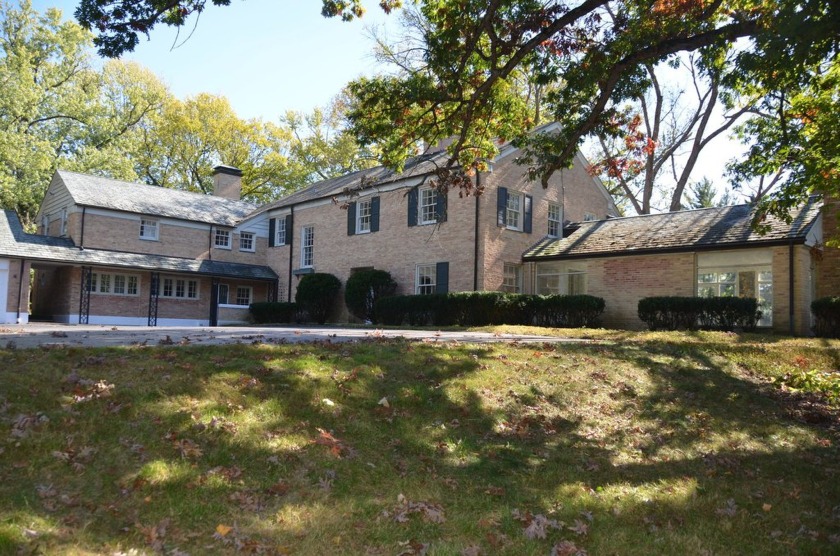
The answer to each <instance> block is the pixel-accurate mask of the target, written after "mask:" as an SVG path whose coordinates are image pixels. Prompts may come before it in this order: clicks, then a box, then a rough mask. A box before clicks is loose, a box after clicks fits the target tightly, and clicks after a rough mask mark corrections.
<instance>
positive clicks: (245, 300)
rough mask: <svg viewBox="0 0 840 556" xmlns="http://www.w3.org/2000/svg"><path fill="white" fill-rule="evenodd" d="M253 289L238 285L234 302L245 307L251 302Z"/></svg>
mask: <svg viewBox="0 0 840 556" xmlns="http://www.w3.org/2000/svg"><path fill="white" fill-rule="evenodd" d="M253 293H254V290H253V289H252V288H250V287H246V286H238V287H237V288H236V304H237V305H240V306H244V307H247V306H249V305H250V304H251V298H252V297H253Z"/></svg>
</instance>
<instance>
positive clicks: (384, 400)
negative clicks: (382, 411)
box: [377, 398, 391, 407]
mask: <svg viewBox="0 0 840 556" xmlns="http://www.w3.org/2000/svg"><path fill="white" fill-rule="evenodd" d="M377 403H378V404H379V405H381V406H382V407H391V404H390V403H388V398H382V399H381V400H379V402H377Z"/></svg>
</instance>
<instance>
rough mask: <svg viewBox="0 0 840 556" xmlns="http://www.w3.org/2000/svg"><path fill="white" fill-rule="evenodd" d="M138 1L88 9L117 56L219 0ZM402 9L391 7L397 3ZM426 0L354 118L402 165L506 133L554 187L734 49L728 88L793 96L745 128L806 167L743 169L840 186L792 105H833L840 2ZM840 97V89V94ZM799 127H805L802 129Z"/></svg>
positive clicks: (346, 10) (359, 100)
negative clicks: (402, 56)
mask: <svg viewBox="0 0 840 556" xmlns="http://www.w3.org/2000/svg"><path fill="white" fill-rule="evenodd" d="M126 3H127V2H125V1H123V2H118V1H112V2H105V1H103V0H82V4H81V5H80V8H79V10H78V11H77V15H78V16H79V19H80V21H82V22H83V23H84V24H85V25H89V26H91V27H95V28H97V29H99V31H100V35H99V37H97V40H98V41H100V42H99V45H100V49H101V50H103V51H104V52H106V53H110V54H118V53H119V52H120V50H119V48H112V47H113V46H116V47H120V46H121V45H123V44H125V45H127V46H128V47H131V46H133V44H136V33H137V32H138V31H139V32H147V31H148V29H149V28H150V26H151V25H153V24H154V23H156V22H164V23H167V24H171V25H182V24H183V23H184V21H185V20H184V17H185V16H186V15H189V13H192V12H195V11H200V9H203V8H204V6H205V4H206V1H204V0H181V1H171V2H164V1H162V0H145V1H141V2H131V3H130V4H132V5H135V6H136V9H135V8H127V7H125V6H124V4H126ZM213 3H215V4H228V3H229V1H228V0H213ZM399 4H400V3H399V2H397V1H383V2H382V5H383V7H385V8H386V9H391V8H393V7H396V6H398V5H399ZM418 4H419V5H420V10H421V12H422V14H423V16H424V18H425V19H426V20H427V21H428V22H429V26H428V30H427V31H426V34H425V36H424V43H425V44H426V45H428V48H427V49H426V50H425V52H423V55H422V56H421V57H420V62H421V63H418V64H413V65H411V66H408V67H405V68H402V69H401V71H398V72H397V73H396V74H393V75H381V76H377V77H374V78H367V79H361V80H359V81H357V82H355V83H354V84H352V85H351V86H350V91H351V92H352V93H353V95H354V97H355V99H356V101H355V104H354V109H353V110H352V111H351V112H350V119H351V121H352V130H353V132H354V134H355V135H356V136H357V137H358V138H359V139H360V141H361V142H362V144H363V145H367V144H371V143H377V144H378V145H379V146H380V148H381V152H382V157H383V159H384V161H385V162H386V163H387V164H389V165H391V166H393V167H395V168H400V167H401V165H402V164H403V163H404V161H405V160H406V159H407V158H408V157H409V156H412V155H414V154H415V153H416V144H417V141H420V140H423V141H425V142H426V143H429V144H435V143H437V142H438V141H439V140H441V139H444V138H448V137H450V136H455V137H456V140H455V141H454V142H453V143H452V144H451V145H450V147H449V153H450V155H451V159H450V161H449V163H448V165H447V166H448V168H450V169H459V171H460V172H467V173H468V172H470V171H471V170H474V169H480V168H482V167H483V166H484V165H486V160H488V159H489V158H490V157H492V156H494V155H495V154H496V152H497V146H498V142H497V140H498V139H499V138H501V139H512V138H515V139H517V140H518V143H519V144H520V145H522V146H523V147H524V148H525V149H526V153H525V156H523V157H522V158H521V162H522V163H523V164H526V165H527V166H528V174H529V176H530V177H531V178H533V179H539V180H541V181H542V183H543V185H546V184H547V182H548V179H549V177H550V176H551V175H552V174H553V173H554V172H555V171H557V170H558V169H560V168H563V167H566V166H568V165H569V164H571V161H572V158H573V156H574V154H575V152H576V151H577V149H578V147H579V144H580V142H581V140H582V139H583V138H584V137H587V136H597V135H600V134H603V135H606V136H608V137H609V136H618V135H620V134H621V132H622V128H621V106H622V105H623V103H624V102H625V101H627V100H628V99H633V98H638V97H639V95H640V94H642V93H643V91H644V90H645V89H646V88H647V87H648V84H649V79H648V77H647V76H646V72H645V68H646V67H647V66H655V65H656V64H658V63H660V62H663V61H668V60H671V59H673V57H674V56H675V55H677V54H679V53H682V52H697V53H698V54H699V56H700V62H701V64H703V65H705V66H708V67H712V66H715V65H716V64H717V63H718V62H719V61H720V60H722V59H725V57H726V56H727V55H730V54H731V58H729V61H728V62H727V63H726V64H725V66H724V67H722V68H721V70H722V74H721V83H722V84H723V85H724V86H725V87H728V88H730V89H731V90H732V91H734V92H736V93H738V94H755V95H757V99H758V100H759V101H760V100H761V99H764V100H766V101H767V102H768V103H769V105H768V106H767V108H770V109H772V108H773V107H772V104H773V99H774V98H775V99H776V101H778V102H779V110H776V112H775V114H776V119H777V124H773V125H770V124H769V123H768V122H765V124H761V123H756V124H755V125H754V126H753V127H747V128H744V130H743V133H744V134H745V136H750V137H752V139H753V140H754V141H755V142H756V143H757V144H767V145H768V146H769V145H777V146H778V147H779V150H780V151H781V152H785V153H796V154H795V156H794V157H793V158H794V159H795V160H793V159H791V158H790V157H788V158H784V159H781V158H779V157H775V163H770V162H769V161H766V160H765V161H764V162H762V161H761V160H758V159H755V158H754V157H751V159H753V160H755V163H754V164H752V165H751V166H750V167H749V168H748V167H743V168H741V169H740V170H739V171H737V172H736V174H738V175H743V176H745V177H746V176H748V175H750V174H751V173H754V172H756V171H757V170H759V169H760V170H771V171H772V170H773V169H774V168H775V169H778V168H784V171H785V173H786V174H787V176H788V179H786V180H785V182H784V183H785V188H784V192H783V194H782V195H781V196H779V195H777V196H776V199H779V200H784V198H785V196H789V197H790V198H791V199H793V198H800V197H801V196H802V195H803V194H805V193H807V192H808V191H811V190H812V189H813V188H814V187H817V186H819V187H821V188H823V189H825V188H828V189H830V190H832V191H834V192H837V191H838V190H840V184H838V181H840V180H838V179H836V178H833V177H832V174H831V173H830V172H828V178H826V176H823V175H821V173H822V170H824V169H825V170H828V168H827V164H825V162H826V161H829V160H832V159H834V158H835V156H836V152H837V151H838V150H840V142H837V141H834V142H833V143H832V142H831V141H828V142H827V146H825V147H824V148H820V149H817V153H816V154H812V153H811V152H809V150H808V149H805V148H804V147H805V146H806V145H805V144H803V143H802V142H803V141H804V142H806V143H807V144H810V142H811V138H814V137H820V138H822V139H824V140H827V139H830V134H831V133H832V132H833V131H832V129H831V128H828V129H826V128H825V127H824V126H825V125H827V124H828V122H829V119H828V118H822V117H815V116H814V117H812V116H808V118H807V121H805V120H804V119H803V117H802V116H803V115H802V114H800V115H799V116H800V117H798V118H797V115H796V114H795V113H793V112H791V109H792V108H793V103H792V102H791V99H793V98H795V97H796V96H797V95H798V94H800V93H802V92H803V91H805V92H806V96H807V97H808V100H807V101H806V100H805V99H804V98H803V99H801V101H799V104H810V103H811V102H816V103H817V104H819V105H822V104H823V103H822V101H821V100H820V99H825V98H826V97H825V95H824V94H821V93H820V90H821V89H820V87H821V86H826V85H829V86H830V85H832V83H831V80H828V81H826V79H825V76H824V74H825V71H824V67H825V66H826V65H827V64H830V63H832V60H834V59H835V57H836V56H837V54H838V51H840V38H839V37H840V33H839V32H838V30H839V28H840V25H838V21H840V5H838V3H837V2H836V1H834V0H766V1H763V2H754V1H751V0H712V1H705V0H612V1H611V0H580V1H576V2H571V1H560V0H558V1H551V2H546V1H544V0H490V1H488V0H435V1H432V0H418ZM102 5H105V6H108V7H109V8H107V9H102V8H101V6H102ZM97 6H100V7H97ZM115 6H116V7H121V8H120V10H117V9H116V7H115ZM132 9H134V10H135V11H132ZM138 10H139V11H138ZM143 10H146V11H143ZM323 11H324V13H325V14H326V15H341V16H342V17H345V18H352V17H354V16H357V15H359V14H360V13H361V11H360V10H359V6H358V2H357V1H348V2H330V1H325V2H324V10H323ZM135 12H136V13H135ZM141 12H142V13H141ZM141 16H142V17H141ZM132 18H133V19H132ZM143 18H145V19H143ZM126 25H129V27H126ZM131 25H134V27H131ZM132 29H134V30H132ZM132 37H133V38H134V40H135V42H134V43H132V42H131V39H132ZM109 41H110V42H109ZM522 68H528V70H529V71H534V72H535V73H534V76H535V77H534V79H535V82H536V83H539V84H552V83H555V84H561V85H562V86H560V87H557V88H556V89H555V90H554V91H552V92H551V93H550V94H548V95H545V97H544V98H543V99H542V101H541V102H542V106H543V109H544V110H545V111H547V113H548V117H549V118H550V119H553V120H556V121H557V122H559V123H560V131H559V132H555V133H550V134H549V133H537V134H532V135H526V134H525V130H527V129H529V128H530V127H532V125H533V124H534V123H535V122H534V121H533V119H532V117H531V113H530V112H529V111H528V110H527V106H526V105H525V103H524V102H523V101H522V99H521V98H520V97H518V96H517V95H516V94H515V92H516V91H515V90H514V89H515V87H514V82H513V78H514V75H515V74H516V72H517V71H521V70H522ZM835 94H836V90H835V91H832V92H831V93H828V96H829V97H831V96H833V95H835ZM774 95H781V97H779V96H774ZM835 104H836V103H835ZM829 111H830V112H831V108H830V107H829ZM792 122H796V123H792ZM797 125H798V126H800V127H801V129H798V130H797V129H793V128H795V127H796V126H797ZM765 133H767V134H769V136H764V135H763V134H765ZM797 141H799V142H797ZM765 159H766V157H765ZM792 180H794V181H792ZM826 180H828V181H826ZM461 183H464V181H463V180H462V181H461ZM781 204H783V203H781V201H780V203H779V206H781ZM768 206H769V207H771V208H772V207H773V206H775V205H773V203H769V204H768Z"/></svg>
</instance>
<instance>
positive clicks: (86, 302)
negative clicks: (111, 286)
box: [21, 266, 93, 324]
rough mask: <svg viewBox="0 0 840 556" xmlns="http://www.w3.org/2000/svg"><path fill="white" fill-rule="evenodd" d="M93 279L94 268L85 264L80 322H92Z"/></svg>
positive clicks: (80, 294) (80, 302)
mask: <svg viewBox="0 0 840 556" xmlns="http://www.w3.org/2000/svg"><path fill="white" fill-rule="evenodd" d="M21 279H22V278H21ZM92 279H93V269H92V268H91V267H89V266H83V267H82V283H81V292H80V293H79V324H89V323H90V288H91V282H92Z"/></svg>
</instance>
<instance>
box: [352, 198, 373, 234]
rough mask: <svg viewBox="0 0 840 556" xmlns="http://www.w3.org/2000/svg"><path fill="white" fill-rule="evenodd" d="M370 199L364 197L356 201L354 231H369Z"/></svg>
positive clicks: (359, 232) (358, 232) (364, 232)
mask: <svg viewBox="0 0 840 556" xmlns="http://www.w3.org/2000/svg"><path fill="white" fill-rule="evenodd" d="M371 214H372V213H371V200H370V199H366V200H364V201H359V202H358V203H356V233H357V234H366V233H368V232H370V222H371Z"/></svg>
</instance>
